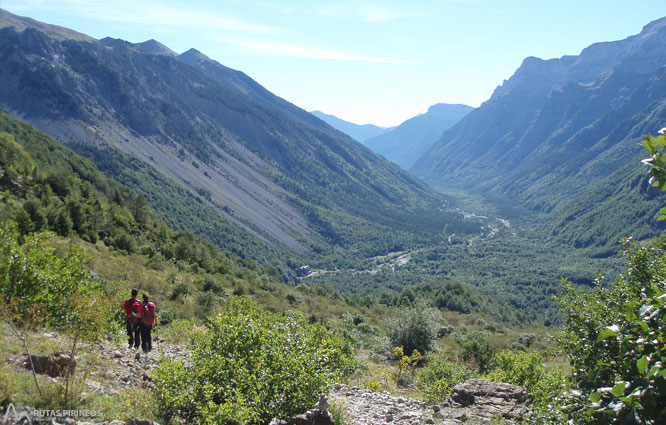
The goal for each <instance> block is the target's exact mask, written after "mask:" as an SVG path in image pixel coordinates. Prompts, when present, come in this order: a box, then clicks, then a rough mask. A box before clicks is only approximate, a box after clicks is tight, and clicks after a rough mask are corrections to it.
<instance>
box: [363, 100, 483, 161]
mask: <svg viewBox="0 0 666 425" xmlns="http://www.w3.org/2000/svg"><path fill="white" fill-rule="evenodd" d="M473 109H474V108H472V107H471V106H467V105H462V104H448V103H437V104H435V105H432V106H430V107H429V108H428V110H427V112H425V113H423V114H419V115H417V116H415V117H412V118H410V119H408V120H406V121H404V122H403V123H401V124H400V125H398V126H397V127H393V128H391V129H389V131H387V132H385V133H383V134H380V135H378V136H375V137H372V138H370V139H368V140H366V142H365V145H366V146H367V147H369V148H370V149H372V150H373V151H375V152H377V153H379V154H380V155H382V156H384V157H385V158H386V159H388V160H390V161H393V162H395V163H396V164H398V165H399V166H400V167H402V168H403V169H405V170H409V169H410V168H411V167H412V165H413V164H414V162H415V161H416V160H417V159H418V158H419V157H420V156H421V155H422V154H423V153H424V152H425V151H426V150H427V149H428V148H429V147H430V146H431V145H432V144H433V143H435V142H436V141H437V139H438V138H439V137H440V136H441V135H442V133H443V132H444V130H446V129H448V128H450V127H451V126H453V125H455V124H456V123H457V122H458V121H460V120H461V119H462V118H463V117H465V115H467V114H468V113H469V112H471V111H472V110H473Z"/></svg>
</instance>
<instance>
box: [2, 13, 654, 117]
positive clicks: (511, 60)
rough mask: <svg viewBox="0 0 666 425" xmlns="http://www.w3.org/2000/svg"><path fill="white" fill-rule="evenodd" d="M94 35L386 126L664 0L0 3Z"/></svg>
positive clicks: (489, 83) (465, 98) (630, 27)
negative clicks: (197, 58)
mask: <svg viewBox="0 0 666 425" xmlns="http://www.w3.org/2000/svg"><path fill="white" fill-rule="evenodd" d="M0 8H3V9H5V10H8V11H10V12H12V13H15V14H17V15H21V16H28V17H31V18H33V19H37V20H39V21H42V22H46V23H50V24H56V25H60V26H64V27H67V28H71V29H74V30H76V31H79V32H82V33H85V34H88V35H90V36H92V37H94V38H97V39H100V38H104V37H107V36H108V37H113V38H120V39H123V40H127V41H130V42H134V43H138V42H143V41H146V40H149V39H155V40H158V41H160V42H161V43H163V44H165V45H166V46H168V47H169V48H171V49H172V50H174V51H175V52H177V53H182V52H184V51H186V50H188V49H190V48H192V47H194V48H196V49H197V50H199V51H201V52H202V53H204V54H206V55H207V56H209V57H210V58H212V59H214V60H216V61H218V62H220V63H221V64H223V65H225V66H228V67H230V68H234V69H238V70H240V71H243V72H244V73H246V74H247V75H249V76H250V77H252V78H253V79H254V80H256V81H257V82H259V83H260V84H261V85H263V86H264V87H266V88H267V89H268V90H270V91H272V92H273V93H275V94H277V95H279V96H281V97H283V98H285V99H287V100H288V101H290V102H292V103H294V104H296V105H298V106H299V107H301V108H303V109H305V110H308V111H312V110H321V111H323V112H325V113H328V114H333V115H336V116H338V117H339V118H342V119H345V120H347V121H351V122H354V123H357V124H366V123H371V124H375V125H381V126H394V125H398V124H400V123H401V122H403V121H405V120H407V119H409V118H411V117H413V116H415V115H418V114H420V113H424V112H425V111H426V110H427V109H428V107H429V106H430V105H433V104H435V103H463V104H467V105H470V106H474V107H477V106H479V105H480V104H481V103H483V102H484V101H486V100H487V99H488V98H489V97H490V96H491V95H492V93H493V90H494V89H495V88H496V87H497V86H498V85H501V84H502V82H503V80H505V79H508V78H509V77H510V76H511V75H512V74H513V73H514V72H515V70H516V69H517V68H518V67H519V66H520V64H521V62H522V61H523V59H524V58H526V57H528V56H536V57H539V58H542V59H550V58H555V57H561V56H563V55H576V54H579V53H580V51H581V50H582V49H584V48H585V47H587V46H589V45H590V44H592V43H595V42H600V41H613V40H620V39H624V38H626V37H628V36H630V35H633V34H637V33H639V32H640V30H641V28H642V27H643V26H644V25H646V24H647V23H649V22H650V21H653V20H655V19H659V18H661V17H664V16H666V2H665V1H664V0H654V1H653V0H633V1H627V0H622V1H618V0H604V1H598V0H575V1H574V0H550V1H548V0H546V1H534V0H423V1H420V0H412V1H411V2H410V1H405V0H401V1H393V0H384V1H380V0H367V1H366V0H353V1H327V0H292V1H279V0H273V1H269V0H190V1H177V0H161V1H158V0H112V1H110V0H0Z"/></svg>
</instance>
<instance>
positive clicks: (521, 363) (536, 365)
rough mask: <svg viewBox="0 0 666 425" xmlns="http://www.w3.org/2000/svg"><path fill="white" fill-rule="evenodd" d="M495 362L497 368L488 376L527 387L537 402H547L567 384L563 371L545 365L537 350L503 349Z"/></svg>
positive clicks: (497, 380) (496, 356)
mask: <svg viewBox="0 0 666 425" xmlns="http://www.w3.org/2000/svg"><path fill="white" fill-rule="evenodd" d="M493 363H494V364H495V366H496V369H495V370H493V371H492V372H491V373H490V374H488V375H487V376H486V378H488V379H490V380H491V381H495V382H506V383H507V384H513V385H521V386H523V387H526V388H527V391H528V392H529V394H530V397H531V398H532V400H533V401H535V402H537V403H540V402H545V401H546V400H547V399H548V397H549V396H550V395H552V394H557V393H559V392H560V391H561V390H562V388H563V385H564V384H565V379H564V376H563V374H562V372H560V371H559V370H557V369H549V368H547V367H545V366H544V365H543V364H542V357H541V354H540V353H538V352H536V351H535V352H531V353H525V352H512V351H501V352H500V353H498V354H497V355H495V359H494V362H493Z"/></svg>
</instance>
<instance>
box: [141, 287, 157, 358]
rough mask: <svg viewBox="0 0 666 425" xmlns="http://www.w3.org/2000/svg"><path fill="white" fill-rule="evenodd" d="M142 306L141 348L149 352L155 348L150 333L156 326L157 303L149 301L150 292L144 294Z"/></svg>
mask: <svg viewBox="0 0 666 425" xmlns="http://www.w3.org/2000/svg"><path fill="white" fill-rule="evenodd" d="M141 308H142V315H141V325H140V326H141V349H143V352H144V353H148V352H149V351H150V350H152V349H153V341H152V337H151V335H150V333H151V331H152V330H153V328H154V327H155V304H153V303H151V302H150V301H148V294H145V293H144V294H143V302H142V303H141Z"/></svg>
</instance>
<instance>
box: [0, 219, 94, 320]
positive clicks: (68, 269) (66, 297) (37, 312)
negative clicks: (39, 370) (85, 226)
mask: <svg viewBox="0 0 666 425" xmlns="http://www.w3.org/2000/svg"><path fill="white" fill-rule="evenodd" d="M53 237H54V236H53V234H51V233H39V234H32V235H29V236H24V237H23V238H21V237H20V235H19V233H18V231H17V230H15V229H14V228H12V227H4V228H0V296H1V297H2V305H3V312H4V313H6V316H5V318H9V319H10V320H12V321H15V322H16V323H20V324H24V325H27V326H28V327H35V326H39V325H50V326H55V327H58V328H68V327H72V326H73V327H77V326H79V325H82V324H84V323H85V322H86V320H87V319H89V317H90V314H89V312H88V311H87V309H84V310H80V309H79V305H78V302H80V301H81V300H83V299H86V298H88V297H90V296H92V295H93V294H94V293H95V291H97V290H98V286H97V284H96V282H95V281H93V280H92V279H91V278H90V277H89V275H88V272H87V270H86V269H85V259H84V258H82V256H81V254H80V253H77V252H76V251H74V250H70V251H69V252H67V253H66V254H65V255H59V254H58V253H57V252H56V250H55V248H54V247H53V246H52V242H53Z"/></svg>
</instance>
